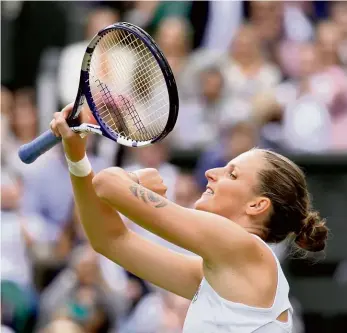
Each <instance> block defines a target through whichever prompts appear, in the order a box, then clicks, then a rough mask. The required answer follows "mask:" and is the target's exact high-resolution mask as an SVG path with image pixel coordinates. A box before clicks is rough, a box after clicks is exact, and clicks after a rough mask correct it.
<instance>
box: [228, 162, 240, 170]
mask: <svg viewBox="0 0 347 333" xmlns="http://www.w3.org/2000/svg"><path fill="white" fill-rule="evenodd" d="M226 167H227V168H231V169H232V170H233V171H234V170H235V169H239V168H238V167H237V166H236V165H235V164H232V163H228V164H227V165H226Z"/></svg>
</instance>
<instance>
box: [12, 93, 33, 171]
mask: <svg viewBox="0 0 347 333" xmlns="http://www.w3.org/2000/svg"><path fill="white" fill-rule="evenodd" d="M13 96H14V99H13V104H12V107H11V109H10V110H9V112H8V125H9V131H7V137H6V139H5V140H6V144H7V145H9V147H10V149H9V150H10V151H8V154H7V156H6V158H7V160H8V163H9V164H10V165H12V167H14V168H16V169H17V170H18V171H20V170H21V172H22V173H23V172H29V170H30V169H33V167H29V168H28V166H25V167H24V164H23V163H22V162H21V161H20V160H19V157H18V149H19V147H20V146H21V145H23V144H25V143H28V142H30V141H32V140H33V139H35V138H36V136H37V135H38V126H39V120H38V116H37V107H36V94H35V91H34V90H33V89H31V88H22V89H19V90H17V91H16V92H15V93H14V95H13Z"/></svg>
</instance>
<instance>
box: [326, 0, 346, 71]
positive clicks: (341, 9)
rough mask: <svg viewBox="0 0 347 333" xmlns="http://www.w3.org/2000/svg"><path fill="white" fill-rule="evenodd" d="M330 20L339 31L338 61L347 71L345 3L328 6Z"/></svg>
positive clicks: (333, 2) (333, 3)
mask: <svg viewBox="0 0 347 333" xmlns="http://www.w3.org/2000/svg"><path fill="white" fill-rule="evenodd" d="M330 12H331V19H332V21H333V22H335V24H336V25H337V26H338V27H339V28H340V30H341V41H340V43H339V45H337V48H338V49H337V52H338V56H339V59H340V61H341V62H342V64H343V65H344V67H345V68H346V69H347V3H346V2H345V1H332V2H331V5H330Z"/></svg>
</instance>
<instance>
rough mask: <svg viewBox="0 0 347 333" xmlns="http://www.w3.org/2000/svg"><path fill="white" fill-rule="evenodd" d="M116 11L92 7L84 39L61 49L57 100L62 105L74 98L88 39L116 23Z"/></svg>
mask: <svg viewBox="0 0 347 333" xmlns="http://www.w3.org/2000/svg"><path fill="white" fill-rule="evenodd" d="M119 19H120V17H119V14H118V12H116V11H113V10H111V9H108V8H105V7H101V8H95V9H93V10H92V11H91V12H90V13H89V16H88V18H87V22H86V28H85V36H84V40H83V41H80V42H77V43H74V44H71V45H68V46H66V47H65V48H64V49H63V50H62V51H61V56H60V61H59V69H58V89H59V101H60V103H62V104H63V105H66V104H69V103H71V102H73V101H74V100H75V98H76V93H77V88H78V84H79V78H80V68H81V64H82V60H83V56H84V53H85V51H86V48H87V46H88V43H89V41H90V40H91V39H92V38H93V37H94V35H95V34H96V33H97V32H98V31H99V30H101V29H103V28H105V27H106V26H108V25H110V24H113V23H116V22H117V21H119Z"/></svg>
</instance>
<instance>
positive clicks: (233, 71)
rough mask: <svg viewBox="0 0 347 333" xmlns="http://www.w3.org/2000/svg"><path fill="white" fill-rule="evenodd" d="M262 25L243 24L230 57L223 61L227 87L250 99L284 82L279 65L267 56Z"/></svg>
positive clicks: (236, 96)
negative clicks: (263, 42) (262, 39)
mask: <svg viewBox="0 0 347 333" xmlns="http://www.w3.org/2000/svg"><path fill="white" fill-rule="evenodd" d="M263 51H264V49H263V47H262V45H261V39H260V37H259V33H258V26H257V27H255V26H252V25H243V26H242V27H241V28H240V30H239V31H238V33H237V34H236V36H235V38H234V40H233V42H232V45H231V47H230V51H229V54H228V57H226V58H225V59H223V61H221V63H220V65H221V66H222V67H221V68H222V69H221V70H222V71H223V73H224V74H225V77H226V84H227V89H228V90H229V91H230V92H231V93H232V94H233V95H234V96H235V98H237V99H242V100H244V101H245V102H248V101H249V100H250V98H252V97H253V96H254V95H255V94H256V93H258V92H259V91H262V90H266V89H269V88H273V87H274V86H275V85H277V84H278V83H279V82H280V81H281V72H280V70H279V68H278V67H277V66H276V65H275V64H273V63H271V62H270V61H269V60H267V59H266V58H265V55H264V52H263Z"/></svg>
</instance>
